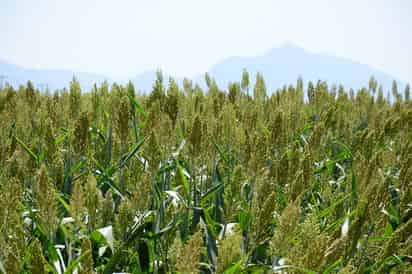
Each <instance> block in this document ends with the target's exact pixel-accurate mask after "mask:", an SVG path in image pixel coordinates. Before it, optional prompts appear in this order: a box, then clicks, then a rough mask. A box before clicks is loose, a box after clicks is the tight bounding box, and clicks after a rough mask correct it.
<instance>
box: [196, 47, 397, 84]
mask: <svg viewBox="0 0 412 274" xmlns="http://www.w3.org/2000/svg"><path fill="white" fill-rule="evenodd" d="M243 68H246V69H247V70H248V71H249V73H250V78H251V81H252V82H254V78H255V75H256V73H257V72H260V73H262V74H263V76H264V78H265V82H266V86H267V87H268V91H273V90H276V89H277V88H281V87H282V86H283V85H289V84H295V83H296V80H297V79H298V77H299V76H302V78H303V80H304V81H305V83H307V82H308V81H309V80H311V81H313V82H314V83H316V82H317V81H318V80H322V81H327V82H328V83H329V84H330V85H332V84H336V85H339V84H342V85H344V86H345V87H347V88H354V89H355V90H356V89H358V88H361V87H364V86H368V81H369V78H370V76H372V75H373V76H374V77H375V78H376V79H377V80H378V82H379V83H381V84H382V86H383V87H384V90H389V89H390V88H391V86H392V81H393V80H396V81H397V82H398V87H399V88H403V86H404V83H402V82H401V81H399V80H398V79H397V78H396V77H393V76H391V75H388V74H386V73H384V72H382V71H379V70H377V69H374V68H372V67H370V66H368V65H363V64H359V63H356V62H353V61H350V60H347V59H343V58H337V57H333V56H328V55H323V54H314V53H310V52H308V51H305V50H304V49H302V48H299V47H297V46H294V45H285V46H283V47H280V48H274V49H272V50H270V51H268V52H266V53H265V54H264V55H262V56H257V57H248V58H245V57H231V58H228V59H226V60H223V61H222V62H219V63H217V64H216V65H214V66H213V67H212V68H211V69H210V70H209V74H210V76H211V77H213V78H214V79H215V80H216V82H217V84H218V85H219V86H220V87H224V88H226V87H227V85H228V83H229V82H231V81H232V82H233V81H240V79H241V75H242V69H243ZM202 78H203V76H199V77H197V78H196V81H197V82H201V81H202V80H203V79H202Z"/></svg>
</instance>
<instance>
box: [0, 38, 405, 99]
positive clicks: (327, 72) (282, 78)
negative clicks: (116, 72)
mask: <svg viewBox="0 0 412 274" xmlns="http://www.w3.org/2000/svg"><path fill="white" fill-rule="evenodd" d="M243 68H246V69H247V70H248V71H249V73H250V78H251V84H253V82H254V78H255V75H256V73H257V72H261V73H262V74H263V76H264V78H265V81H266V85H267V88H268V92H271V91H274V90H276V89H277V88H281V87H282V86H283V85H289V84H295V83H296V80H297V78H298V77H299V76H302V78H303V79H304V82H305V83H307V81H309V80H311V81H313V82H315V83H316V82H317V81H318V80H323V81H327V82H328V83H329V84H330V85H331V84H336V85H339V84H343V85H344V86H345V87H347V88H349V87H351V88H354V89H355V90H356V89H358V88H361V87H363V86H367V85H368V80H369V78H370V76H372V75H373V76H374V77H375V78H376V79H377V80H378V82H379V83H381V84H382V85H383V87H384V89H385V90H386V91H388V90H390V88H391V85H392V81H393V80H397V81H398V86H399V89H400V90H402V89H403V87H404V83H402V82H401V81H399V80H398V79H396V77H393V76H391V75H388V74H386V73H384V72H382V71H380V70H377V69H374V68H372V67H370V66H368V65H363V64H359V63H356V62H353V61H350V60H347V59H343V58H337V57H333V56H328V55H324V54H315V53H310V52H308V51H306V50H304V49H302V48H299V47H297V46H294V45H290V44H289V45H285V46H282V47H279V48H274V49H272V50H270V51H268V52H266V53H265V54H263V55H262V56H256V57H230V58H228V59H226V60H223V61H222V62H219V63H217V64H215V65H214V66H212V67H211V68H210V70H209V74H210V75H211V77H213V78H214V79H215V80H216V82H217V84H218V85H219V86H220V87H221V88H226V87H227V85H228V83H229V82H233V81H240V79H241V75H242V70H243ZM1 75H5V76H7V78H6V79H5V81H7V82H8V83H10V84H11V85H13V86H18V85H20V84H25V83H26V82H27V80H31V81H32V82H33V83H34V84H35V85H37V86H38V87H43V88H44V86H45V85H47V86H48V87H49V89H50V90H54V89H61V88H63V87H67V86H68V85H69V82H70V80H71V79H72V77H73V76H74V75H75V76H76V78H77V79H78V80H79V81H80V84H81V86H82V87H83V88H84V89H85V90H90V89H91V87H92V86H93V84H94V83H95V82H96V83H98V84H99V83H101V82H103V81H104V80H107V81H108V82H109V83H112V82H113V81H117V82H119V83H125V82H126V80H125V79H111V78H109V77H107V76H105V75H101V74H93V73H84V72H74V71H69V70H44V69H28V68H23V67H20V66H16V65H12V64H9V63H7V62H3V61H1V60H0V76H1ZM168 77H169V76H168V75H166V74H165V75H164V83H165V84H167V83H168ZM126 79H128V80H131V81H132V82H133V83H134V84H135V86H136V89H137V90H140V91H150V90H151V88H152V85H153V82H154V80H155V79H156V72H155V71H148V72H144V73H141V74H138V75H137V76H135V77H129V78H126ZM175 79H176V78H175ZM181 80H182V79H179V78H177V79H176V81H177V82H178V83H181V82H182V81H181ZM193 81H194V82H195V83H197V84H199V85H201V86H202V87H205V82H204V75H199V76H197V77H194V78H193Z"/></svg>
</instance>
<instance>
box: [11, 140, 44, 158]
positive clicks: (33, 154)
mask: <svg viewBox="0 0 412 274" xmlns="http://www.w3.org/2000/svg"><path fill="white" fill-rule="evenodd" d="M14 138H15V139H16V141H17V143H19V144H20V145H21V146H22V147H23V149H24V150H25V151H26V152H27V153H28V154H29V155H30V157H32V158H33V160H34V161H36V162H38V161H39V157H38V156H37V155H36V153H34V152H33V151H32V150H31V149H30V148H29V147H28V146H27V145H26V144H25V143H24V142H23V141H22V140H20V139H19V138H18V137H17V136H14Z"/></svg>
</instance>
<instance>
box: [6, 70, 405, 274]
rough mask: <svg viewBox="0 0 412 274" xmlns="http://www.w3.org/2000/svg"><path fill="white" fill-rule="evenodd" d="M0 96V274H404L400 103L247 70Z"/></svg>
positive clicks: (374, 92)
mask: <svg viewBox="0 0 412 274" xmlns="http://www.w3.org/2000/svg"><path fill="white" fill-rule="evenodd" d="M206 83H207V89H206V90H203V91H202V90H201V89H200V88H199V87H197V86H195V87H194V86H192V84H191V83H190V81H185V82H184V86H183V88H179V87H178V85H177V84H176V83H175V82H174V81H173V80H169V82H168V83H164V80H163V79H162V77H161V74H160V73H159V74H158V79H157V80H156V82H155V83H154V85H153V90H152V92H151V93H150V94H148V95H141V94H137V93H136V92H135V90H134V87H133V85H131V84H128V85H126V86H121V85H116V84H113V85H112V86H108V85H107V84H102V85H101V86H99V87H95V88H94V89H93V90H91V91H88V92H82V91H81V88H80V86H79V84H78V82H77V81H76V80H73V81H72V82H71V83H70V88H69V90H62V91H59V92H55V93H54V94H50V93H48V92H45V93H40V92H39V91H38V90H36V89H35V88H33V85H32V84H31V83H30V82H29V83H28V84H27V85H26V86H24V87H23V86H22V87H20V88H19V89H18V90H14V89H13V88H12V87H10V86H6V87H4V88H3V89H2V90H0V117H1V119H0V140H1V142H0V273H1V272H5V273H48V272H50V273H113V272H128V273H198V272H202V273H273V272H276V273H281V272H287V273H389V272H390V273H401V272H402V273H404V272H407V271H412V263H411V262H412V236H411V235H412V179H411V178H412V102H410V101H409V100H410V99H409V88H408V87H407V88H406V90H405V91H402V92H401V91H398V90H397V87H396V84H395V83H394V86H393V88H392V96H390V101H389V97H388V98H387V97H386V96H384V94H383V91H382V89H378V88H377V83H376V81H374V80H373V79H371V81H370V83H369V87H368V88H364V89H361V90H359V91H356V92H353V91H352V90H344V89H343V87H339V88H336V87H328V86H327V84H326V83H324V82H318V83H317V84H315V85H313V84H311V83H309V85H308V86H307V87H305V88H304V86H303V82H302V81H301V80H298V82H297V84H296V86H289V87H285V88H283V89H280V90H278V91H276V92H274V93H273V94H272V95H270V96H269V95H267V92H266V88H265V83H264V80H263V78H262V77H261V76H260V75H258V76H257V78H256V84H255V85H254V87H249V80H248V75H247V73H246V72H244V75H243V77H242V81H241V83H233V84H230V85H229V87H228V89H227V91H222V90H219V88H218V87H217V85H216V83H215V82H214V81H213V79H211V78H210V77H208V76H207V75H206Z"/></svg>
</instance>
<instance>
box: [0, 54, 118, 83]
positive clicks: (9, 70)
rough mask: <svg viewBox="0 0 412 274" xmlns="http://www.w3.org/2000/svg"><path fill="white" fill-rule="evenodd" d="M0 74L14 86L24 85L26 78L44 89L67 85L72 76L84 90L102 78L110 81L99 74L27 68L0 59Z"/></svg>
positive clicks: (99, 81)
mask: <svg viewBox="0 0 412 274" xmlns="http://www.w3.org/2000/svg"><path fill="white" fill-rule="evenodd" d="M0 76H6V77H7V78H5V79H4V82H7V83H9V84H10V85H12V86H15V87H17V86H19V85H25V84H26V83H27V81H28V80H31V81H32V82H33V83H34V85H35V86H37V87H38V88H40V89H45V88H46V86H47V87H48V88H49V89H50V90H55V89H62V88H63V87H68V86H69V83H70V81H71V80H72V79H73V76H75V77H76V78H77V79H78V80H79V82H80V84H81V86H82V88H84V89H85V90H89V89H91V88H92V87H93V84H94V83H101V82H103V81H104V80H108V81H111V80H110V78H109V77H106V76H104V75H100V74H94V73H86V72H74V71H69V70H60V69H59V70H54V69H53V70H50V69H29V68H24V67H20V66H16V65H13V64H9V63H7V62H4V61H1V60H0Z"/></svg>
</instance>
